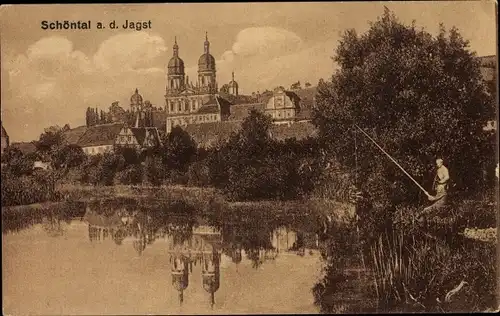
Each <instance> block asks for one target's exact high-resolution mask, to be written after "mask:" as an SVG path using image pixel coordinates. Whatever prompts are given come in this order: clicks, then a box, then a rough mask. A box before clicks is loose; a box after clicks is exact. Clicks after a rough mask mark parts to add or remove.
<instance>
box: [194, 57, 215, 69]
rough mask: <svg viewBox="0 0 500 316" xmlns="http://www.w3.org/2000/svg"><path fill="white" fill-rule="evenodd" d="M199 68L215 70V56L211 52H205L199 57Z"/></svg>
mask: <svg viewBox="0 0 500 316" xmlns="http://www.w3.org/2000/svg"><path fill="white" fill-rule="evenodd" d="M198 70H199V71H206V70H211V71H212V70H215V58H214V56H212V55H210V54H209V53H205V54H203V55H201V56H200V59H198Z"/></svg>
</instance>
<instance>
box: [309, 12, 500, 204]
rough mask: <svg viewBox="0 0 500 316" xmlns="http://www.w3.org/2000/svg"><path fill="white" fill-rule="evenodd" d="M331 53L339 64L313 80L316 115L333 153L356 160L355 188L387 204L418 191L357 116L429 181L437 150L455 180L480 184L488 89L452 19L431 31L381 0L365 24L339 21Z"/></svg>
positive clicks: (349, 162)
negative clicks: (348, 25)
mask: <svg viewBox="0 0 500 316" xmlns="http://www.w3.org/2000/svg"><path fill="white" fill-rule="evenodd" d="M334 60H335V62H336V63H337V64H338V66H339V69H338V70H337V71H336V73H335V74H334V75H333V76H332V79H331V81H330V82H320V84H319V86H318V96H317V99H316V100H317V110H316V111H315V113H314V119H313V121H314V123H315V125H316V126H317V127H318V129H319V134H320V137H321V139H322V140H323V141H324V142H325V143H326V144H327V145H329V148H330V150H331V152H332V153H333V154H334V155H335V156H336V158H337V159H338V160H339V161H340V162H341V163H343V164H344V165H345V166H347V167H349V168H351V170H354V168H355V167H357V168H356V170H355V172H353V178H354V175H356V176H357V179H358V183H357V184H358V185H359V186H360V187H361V188H363V189H364V190H365V191H366V192H368V193H370V194H371V195H372V196H376V197H377V200H378V201H379V202H385V203H383V205H386V206H387V205H390V204H391V205H394V204H397V203H398V202H405V203H406V202H409V201H410V200H413V201H418V192H419V189H418V188H417V187H416V186H415V185H414V184H413V183H412V182H410V180H409V179H408V178H407V177H406V176H405V175H404V174H403V173H402V172H401V171H400V170H399V169H397V167H396V166H395V165H394V164H393V163H392V162H391V161H390V160H388V159H387V158H386V157H385V156H384V155H383V154H381V153H380V151H379V149H377V148H376V147H375V146H374V145H373V144H371V143H370V141H369V140H368V139H367V138H366V137H365V136H363V135H362V134H361V132H360V131H359V130H357V131H356V128H355V127H354V124H357V125H358V126H359V127H361V128H362V129H363V130H364V131H366V132H367V133H368V134H369V135H371V137H373V138H374V139H375V140H376V141H377V142H378V143H379V144H380V145H381V146H382V147H384V148H385V149H386V150H387V151H388V152H389V153H390V154H391V155H392V156H393V157H394V158H395V159H396V160H398V161H399V162H400V163H401V165H402V166H403V167H404V168H405V169H406V170H408V171H409V172H410V173H411V174H412V175H413V176H414V177H415V178H416V179H417V180H418V181H420V182H423V183H424V184H425V185H426V186H427V189H430V184H429V183H425V181H424V180H426V179H427V180H429V179H430V181H432V177H433V175H432V174H431V173H430V172H432V165H433V163H434V160H435V159H436V157H442V158H444V160H445V163H446V164H447V165H448V167H449V169H450V172H451V177H452V179H453V181H454V182H455V183H457V184H458V186H457V188H458V187H460V188H462V189H463V191H469V192H470V191H473V190H477V189H478V188H479V187H480V185H481V175H482V171H481V168H483V167H484V166H483V161H484V160H485V158H486V157H487V156H488V155H492V154H493V152H485V151H484V148H486V147H485V144H484V143H485V137H484V136H485V135H484V132H483V130H482V128H483V126H484V124H485V122H486V120H487V119H488V117H487V116H488V115H490V114H491V113H489V112H490V110H489V109H491V107H490V104H491V99H490V97H488V95H487V94H486V93H485V86H484V84H483V83H482V80H481V73H480V68H479V61H478V60H477V58H476V56H475V54H474V53H473V52H471V51H470V50H469V49H468V42H467V41H466V40H464V39H463V38H462V37H461V36H460V34H459V32H458V30H457V29H455V28H452V29H451V30H449V31H446V30H445V28H444V27H443V26H441V28H440V32H439V34H438V35H437V36H436V37H433V36H432V35H431V34H429V33H427V32H426V31H424V30H422V29H418V28H417V27H416V26H415V23H413V24H412V25H410V26H408V25H405V24H403V23H401V22H400V21H398V19H397V18H396V17H395V16H394V14H392V13H391V12H390V11H389V10H388V9H386V10H385V12H384V14H383V15H382V17H380V18H379V19H378V20H377V21H376V22H374V23H372V24H371V27H370V29H369V30H368V31H367V32H366V33H364V34H362V35H358V34H357V33H356V32H355V31H354V30H349V31H346V32H345V34H344V35H343V37H342V39H341V41H340V43H339V46H338V48H337V52H336V56H335V57H334ZM355 131H356V132H355ZM401 197H404V199H403V200H401Z"/></svg>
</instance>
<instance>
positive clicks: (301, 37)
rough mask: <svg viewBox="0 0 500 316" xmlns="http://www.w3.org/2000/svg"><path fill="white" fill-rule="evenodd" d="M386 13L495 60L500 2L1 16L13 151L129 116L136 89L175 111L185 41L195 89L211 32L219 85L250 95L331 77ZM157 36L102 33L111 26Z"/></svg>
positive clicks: (1, 11) (4, 104)
mask: <svg viewBox="0 0 500 316" xmlns="http://www.w3.org/2000/svg"><path fill="white" fill-rule="evenodd" d="M384 6H387V7H388V8H389V9H390V10H391V11H393V12H394V13H395V14H396V16H397V17H398V18H399V19H400V21H402V22H404V23H407V24H410V23H411V22H412V20H415V21H416V24H417V26H419V27H423V28H425V30H427V31H428V32H430V33H432V34H436V33H437V32H438V30H439V23H443V24H444V25H445V27H446V28H447V29H449V28H451V27H453V26H455V27H457V28H458V30H459V31H460V33H461V34H462V36H463V37H464V38H465V39H466V40H469V41H470V48H471V50H473V51H476V52H477V54H478V55H479V56H482V55H495V54H496V47H497V44H496V38H497V34H496V19H495V16H496V14H495V4H494V2H493V1H452V2H448V1H422V2H345V3H342V2H330V3H327V2H317V3H311V2H308V3H299V2H293V3H282V2H281V3H280V2H278V3H209V4H204V3H191V4H181V3H177V4H149V5H147V4H127V5H97V4H96V5H90V4H71V5H61V4H57V5H10V6H2V7H0V23H1V28H0V44H1V116H2V124H3V126H4V127H5V129H6V130H7V133H8V134H9V137H10V141H11V142H16V141H31V140H35V139H38V137H39V135H40V134H41V133H42V132H43V130H44V128H46V127H49V126H52V125H59V126H63V125H64V124H66V123H68V124H70V126H71V127H77V126H80V125H84V124H85V110H86V109H87V107H89V106H90V107H94V108H95V107H97V108H99V109H103V110H106V109H108V108H109V106H110V105H111V103H112V102H114V101H119V103H120V105H121V106H122V107H123V108H125V109H128V108H129V106H130V96H131V95H132V94H133V93H134V91H135V89H136V88H137V89H139V93H140V94H141V95H142V96H143V98H144V99H145V100H149V101H151V102H152V103H153V105H155V106H162V107H163V106H164V104H165V99H164V94H165V85H166V65H167V64H168V61H169V59H170V57H171V56H172V45H173V43H174V38H175V37H177V43H178V45H179V55H180V57H181V58H182V59H183V60H184V63H185V67H186V75H188V76H189V78H190V80H191V81H193V82H195V80H196V72H197V61H198V58H199V57H200V55H201V54H202V53H203V42H204V40H205V32H207V33H208V39H209V41H210V52H211V54H212V55H213V56H214V57H215V59H216V63H217V64H216V67H217V80H218V83H219V87H221V86H222V85H223V84H224V83H227V82H229V81H230V80H231V73H232V72H233V71H234V73H235V79H236V81H237V82H238V84H239V87H240V93H243V94H250V93H252V92H256V91H264V90H266V89H273V88H274V87H276V86H279V85H282V86H285V87H289V86H290V84H291V83H293V82H296V81H298V80H300V82H301V83H305V82H310V83H311V84H313V85H315V84H316V83H317V82H318V80H319V79H320V78H324V79H325V80H327V79H329V78H330V77H331V75H332V74H333V72H334V69H335V65H334V63H333V61H332V59H331V57H332V56H334V54H335V48H336V46H337V44H338V41H339V39H340V37H341V34H342V33H343V32H344V31H345V30H347V29H355V30H357V31H358V33H362V32H365V31H366V30H367V29H368V28H369V22H370V21H376V19H377V17H378V16H380V15H381V14H382V13H383V11H384ZM44 20H45V21H55V20H59V21H64V20H69V21H78V20H80V21H88V20H90V21H91V23H92V29H89V30H43V29H42V28H41V22H42V21H44ZM113 20H115V21H116V24H117V25H120V26H121V25H122V24H124V23H125V21H126V20H129V21H146V22H147V21H151V29H143V30H141V31H137V30H124V29H122V28H119V29H110V28H109V27H108V28H106V29H101V30H98V29H97V27H96V24H97V22H99V21H101V22H103V24H104V25H105V26H108V25H109V22H110V21H113Z"/></svg>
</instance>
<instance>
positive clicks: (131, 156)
mask: <svg viewBox="0 0 500 316" xmlns="http://www.w3.org/2000/svg"><path fill="white" fill-rule="evenodd" d="M116 154H118V155H121V156H123V159H125V163H126V164H127V165H136V164H138V163H140V162H141V161H140V159H139V154H138V153H137V150H136V149H135V148H128V147H125V148H120V149H118V150H117V151H116Z"/></svg>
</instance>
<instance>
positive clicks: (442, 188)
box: [423, 158, 450, 213]
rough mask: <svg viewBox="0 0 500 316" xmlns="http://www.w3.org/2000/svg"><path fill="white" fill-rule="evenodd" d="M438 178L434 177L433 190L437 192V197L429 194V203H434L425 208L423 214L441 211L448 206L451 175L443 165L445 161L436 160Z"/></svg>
mask: <svg viewBox="0 0 500 316" xmlns="http://www.w3.org/2000/svg"><path fill="white" fill-rule="evenodd" d="M436 167H437V170H436V176H435V177H434V184H433V189H434V190H436V195H430V194H429V193H426V194H427V198H428V199H429V201H433V202H434V203H433V204H432V205H430V206H428V207H426V208H424V210H423V213H428V212H430V211H433V210H436V209H439V208H441V207H443V206H444V205H445V204H446V195H447V192H446V191H447V190H448V181H449V180H450V174H449V172H448V168H446V167H445V166H444V164H443V159H441V158H438V159H436Z"/></svg>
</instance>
